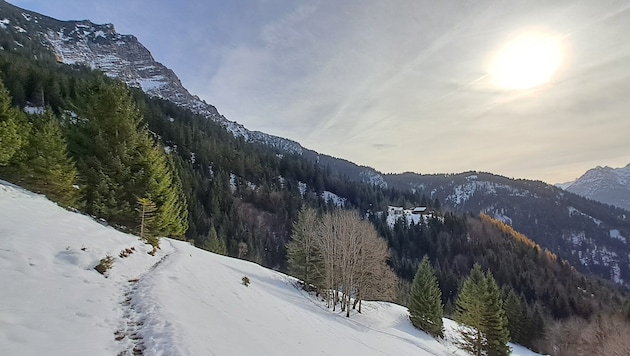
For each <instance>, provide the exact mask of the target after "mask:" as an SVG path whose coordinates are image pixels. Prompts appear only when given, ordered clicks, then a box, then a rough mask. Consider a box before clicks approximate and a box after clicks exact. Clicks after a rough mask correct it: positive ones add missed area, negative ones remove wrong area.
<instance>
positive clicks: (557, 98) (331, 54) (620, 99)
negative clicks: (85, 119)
mask: <svg viewBox="0 0 630 356" xmlns="http://www.w3.org/2000/svg"><path fill="white" fill-rule="evenodd" d="M10 2H11V3H12V4H14V5H17V6H20V7H23V8H25V9H28V10H32V11H36V12H39V13H42V14H45V15H48V16H51V17H54V18H57V19H60V20H71V19H72V20H82V19H90V20H92V21H93V22H96V23H113V24H114V25H115V28H116V30H117V31H118V32H119V33H122V34H133V35H135V36H136V37H138V39H139V40H140V41H141V43H142V44H144V46H145V47H147V48H148V49H149V50H150V51H151V53H152V54H153V56H154V58H155V59H156V60H157V61H159V62H161V63H162V64H164V65H166V66H167V67H169V68H171V69H173V70H174V71H175V73H176V74H177V75H178V76H179V78H180V79H181V81H182V83H183V84H184V86H185V87H186V88H187V89H188V90H189V91H190V92H191V93H192V94H195V95H198V96H199V97H200V98H202V99H204V100H205V101H206V102H208V103H210V104H212V105H215V106H216V107H217V109H218V110H219V112H220V113H222V114H223V115H224V116H226V117H227V118H228V119H229V120H232V121H237V122H239V123H241V124H243V125H245V127H247V128H248V129H250V130H258V131H263V132H266V133H269V134H273V135H277V136H281V137H286V138H289V139H293V140H296V141H298V142H299V143H301V144H302V145H303V146H305V147H307V148H310V149H314V150H316V151H318V152H321V153H325V154H328V155H331V156H335V157H340V158H344V159H348V160H350V161H353V162H355V163H357V164H360V165H367V166H371V167H373V168H375V169H377V170H379V171H381V172H384V173H400V172H405V171H413V172H417V173H425V174H429V173H459V172H464V171H469V170H476V171H483V172H491V173H495V174H500V175H504V176H507V177H511V178H526V179H536V180H542V181H545V182H548V183H560V182H566V181H570V180H574V179H576V178H578V177H579V176H581V175H582V174H583V173H584V172H585V171H586V170H588V169H590V168H593V167H596V166H610V167H623V166H626V165H627V164H629V163H630V137H629V136H630V135H629V133H630V119H629V118H628V115H629V113H630V97H629V95H628V94H629V93H630V35H629V33H630V1H620V0H602V1H591V0H573V1H565V0H557V1H547V0H545V1H541V0H531V1H525V0H523V1H520V0H515V1H507V0H442V1H430V0H393V1H376V0H345V1H332V0H321V1H317V0H293V1H283V0H233V1H217V0H207V1H171V0H108V1H103V0H101V1H96V0H56V1H54V2H52V1H49V0H10ZM530 37H538V38H542V40H539V41H538V42H536V43H535V44H534V45H532V46H529V47H527V46H525V45H523V44H522V43H523V41H520V40H519V39H522V38H530ZM514 43H516V45H515V44H514ZM545 43H546V44H549V43H550V44H549V46H553V48H552V49H546V50H539V49H538V48H540V47H541V46H543V47H544V45H545ZM514 47H516V48H515V49H514ZM505 48H512V50H511V52H509V51H508V52H509V53H512V56H511V57H509V58H511V59H509V60H508V64H506V63H503V62H500V61H499V60H498V59H497V58H504V57H505V56H504V55H503V54H505V53H506V50H504V49H505ZM531 48H534V49H531ZM541 58H542V59H541ZM539 62H540V63H539ZM499 68H507V69H506V70H503V71H502V72H501V70H499ZM531 68H533V69H531ZM545 70H546V72H545ZM506 71H507V72H506ZM497 73H502V74H497ZM541 73H542V74H541ZM545 73H546V74H545ZM515 75H518V76H520V79H518V80H528V79H532V80H534V79H536V78H538V77H540V76H542V77H541V78H543V79H541V80H540V81H539V82H540V83H539V84H540V85H536V86H530V87H527V88H525V89H523V88H522V87H523V85H517V84H515V83H516V82H514V80H517V79H514V76H515ZM506 78H507V79H506ZM510 78H512V79H510ZM506 80H508V81H507V82H506ZM534 81H535V80H534ZM506 83H508V84H506ZM510 84H512V85H510Z"/></svg>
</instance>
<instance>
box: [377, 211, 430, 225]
mask: <svg viewBox="0 0 630 356" xmlns="http://www.w3.org/2000/svg"><path fill="white" fill-rule="evenodd" d="M431 216H432V215H431V213H428V211H427V207H426V206H419V207H415V208H413V209H405V208H403V207H400V206H388V207H387V225H388V226H389V227H390V228H393V227H394V225H395V224H396V221H398V220H399V219H404V220H405V221H406V222H407V224H408V225H411V224H416V225H417V224H419V223H426V221H427V218H430V217H431Z"/></svg>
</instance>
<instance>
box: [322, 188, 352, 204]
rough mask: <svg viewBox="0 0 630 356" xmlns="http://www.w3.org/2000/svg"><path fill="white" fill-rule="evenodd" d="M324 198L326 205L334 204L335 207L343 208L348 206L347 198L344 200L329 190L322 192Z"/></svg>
mask: <svg viewBox="0 0 630 356" xmlns="http://www.w3.org/2000/svg"><path fill="white" fill-rule="evenodd" d="M322 198H323V199H324V201H325V202H326V203H328V202H332V203H333V204H334V205H335V206H338V207H343V206H344V205H346V198H342V197H340V196H338V195H337V194H335V193H333V192H329V191H327V190H325V191H323V192H322Z"/></svg>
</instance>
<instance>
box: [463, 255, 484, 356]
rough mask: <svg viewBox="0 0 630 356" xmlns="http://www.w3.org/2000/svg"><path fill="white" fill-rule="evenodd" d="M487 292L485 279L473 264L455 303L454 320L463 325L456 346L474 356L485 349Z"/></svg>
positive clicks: (477, 355)
mask: <svg viewBox="0 0 630 356" xmlns="http://www.w3.org/2000/svg"><path fill="white" fill-rule="evenodd" d="M487 291H488V287H487V281H486V277H485V276H484V274H483V272H481V267H480V266H479V265H478V264H475V265H474V266H473V269H472V270H471V272H470V275H469V276H468V278H466V279H465V280H464V283H463V285H462V287H461V289H460V291H459V294H458V295H457V301H456V302H455V320H456V321H457V322H459V323H460V324H463V325H464V326H462V327H460V329H459V334H460V337H461V341H460V342H459V343H458V346H459V347H460V348H462V349H463V350H465V351H468V352H470V353H471V354H473V355H476V356H480V355H482V354H483V352H484V350H485V349H486V342H485V337H484V334H483V331H484V329H485V324H484V313H485V305H484V304H485V301H486V294H487Z"/></svg>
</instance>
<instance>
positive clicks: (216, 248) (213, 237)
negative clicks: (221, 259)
mask: <svg viewBox="0 0 630 356" xmlns="http://www.w3.org/2000/svg"><path fill="white" fill-rule="evenodd" d="M202 248H203V249H204V250H208V251H210V252H214V253H218V254H220V255H224V256H226V255H227V246H226V245H225V241H223V240H222V239H220V238H219V236H218V235H217V231H216V230H215V228H214V226H211V227H210V232H208V238H207V239H206V241H205V242H204V244H203V246H202Z"/></svg>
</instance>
